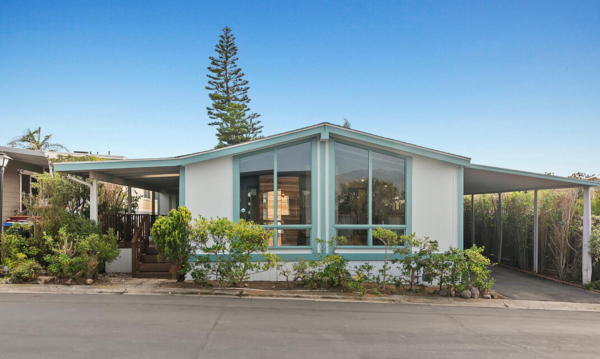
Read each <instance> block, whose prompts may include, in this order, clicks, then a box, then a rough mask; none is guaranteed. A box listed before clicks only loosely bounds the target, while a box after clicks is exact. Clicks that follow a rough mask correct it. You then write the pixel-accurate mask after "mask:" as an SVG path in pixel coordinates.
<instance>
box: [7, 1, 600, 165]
mask: <svg viewBox="0 0 600 359" xmlns="http://www.w3.org/2000/svg"><path fill="white" fill-rule="evenodd" d="M373 4H376V6H375V5H373ZM224 26H229V27H231V28H232V29H233V32H234V34H235V36H236V37H237V45H238V48H239V56H240V61H239V65H240V66H241V67H242V68H243V70H244V72H245V73H246V78H247V79H248V80H249V81H250V86H251V89H250V93H249V94H250V97H251V99H252V102H251V108H252V110H253V111H255V112H258V113H260V114H261V115H262V117H261V119H262V121H263V125H264V127H265V128H264V134H265V135H271V134H275V133H279V132H283V131H288V130H293V129H296V128H299V127H303V126H308V125H312V124H316V123H320V122H325V121H327V122H333V123H340V124H341V123H342V122H343V119H344V118H347V119H348V120H350V122H351V123H352V126H353V128H355V129H358V130H363V131H367V132H371V133H374V134H378V135H384V136H387V137H393V138H395V139H398V140H402V141H406V142H410V143H415V144H418V145H422V146H427V147H432V148H435V149H439V150H443V151H448V152H452V153H457V154H460V155H464V156H468V157H471V158H472V159H473V163H480V164H487V165H493V166H501V167H509V168H515V169H522V170H530V171H537V172H545V171H553V172H555V173H556V174H559V175H568V174H571V173H573V172H576V171H584V172H588V173H598V172H600V156H599V155H600V152H599V144H600V2H599V1H572V2H571V1H556V2H553V1H497V2H491V1H458V2H452V3H451V2H448V1H440V2H433V1H427V2H424V1H405V2H402V1H395V2H385V1H375V2H369V1H361V2H350V1H340V2H327V1H293V2H291V1H290V2H281V1H273V2H258V1H240V2H226V1H223V2H221V1H214V2H202V1H148V0H144V1H70V2H67V1H53V2H49V1H37V2H36V1H2V2H1V3H0V144H3V145H4V144H6V143H7V142H8V141H9V140H10V139H12V138H13V137H14V136H16V135H19V134H21V133H22V132H23V131H24V130H25V129H26V128H28V127H31V128H33V127H37V126H42V130H43V132H44V133H52V134H53V136H54V139H55V140H56V141H58V142H61V143H64V144H65V145H67V147H69V149H70V150H91V151H94V152H96V151H99V152H100V153H107V151H109V150H110V151H111V153H112V154H121V155H125V156H127V157H130V158H142V157H162V156H173V155H180V154H185V153H190V152H196V151H200V150H204V149H208V148H212V147H213V146H214V145H215V144H216V138H215V136H214V133H215V131H214V128H212V127H209V126H207V123H208V122H209V120H208V117H207V115H206V109H205V108H206V106H207V105H208V104H209V99H208V92H207V91H206V90H205V88H204V87H205V85H206V72H207V71H206V67H207V66H208V65H209V60H208V56H210V55H213V54H214V46H215V44H216V42H217V41H218V36H219V35H220V33H221V29H222V28H223V27H224Z"/></svg>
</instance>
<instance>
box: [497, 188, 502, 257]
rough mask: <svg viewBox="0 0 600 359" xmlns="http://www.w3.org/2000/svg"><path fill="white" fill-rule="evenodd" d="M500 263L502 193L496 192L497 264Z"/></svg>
mask: <svg viewBox="0 0 600 359" xmlns="http://www.w3.org/2000/svg"><path fill="white" fill-rule="evenodd" d="M500 263H502V193H498V264H500Z"/></svg>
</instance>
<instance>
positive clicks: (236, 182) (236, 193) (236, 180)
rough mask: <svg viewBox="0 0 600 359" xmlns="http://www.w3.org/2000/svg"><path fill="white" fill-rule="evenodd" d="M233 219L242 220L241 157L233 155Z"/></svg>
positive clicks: (235, 220)
mask: <svg viewBox="0 0 600 359" xmlns="http://www.w3.org/2000/svg"><path fill="white" fill-rule="evenodd" d="M233 221H234V222H235V223H237V222H239V221H240V158H239V157H238V156H234V157H233Z"/></svg>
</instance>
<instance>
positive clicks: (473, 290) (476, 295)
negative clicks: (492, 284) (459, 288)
mask: <svg viewBox="0 0 600 359" xmlns="http://www.w3.org/2000/svg"><path fill="white" fill-rule="evenodd" d="M469 291H470V292H471V298H473V299H477V298H479V289H478V288H477V287H471V288H469Z"/></svg>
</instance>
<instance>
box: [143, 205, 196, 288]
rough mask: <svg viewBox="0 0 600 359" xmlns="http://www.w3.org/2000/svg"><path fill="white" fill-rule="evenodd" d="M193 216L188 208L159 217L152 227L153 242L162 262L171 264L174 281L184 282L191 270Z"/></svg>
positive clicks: (181, 208) (174, 210)
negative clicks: (191, 226)
mask: <svg viewBox="0 0 600 359" xmlns="http://www.w3.org/2000/svg"><path fill="white" fill-rule="evenodd" d="M191 219H192V214H191V213H190V211H189V210H188V209H187V208H186V207H179V208H178V209H173V210H171V211H170V212H169V214H168V215H167V217H159V218H158V219H157V220H156V223H154V225H153V226H152V240H154V244H155V245H156V250H157V251H158V253H159V254H158V258H159V259H160V260H161V261H165V262H167V263H171V275H172V276H173V279H177V281H179V282H182V281H183V280H184V279H185V275H186V273H187V272H188V271H189V269H190V265H189V259H190V256H191V255H192V249H193V248H192V243H191V241H190V221H191Z"/></svg>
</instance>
